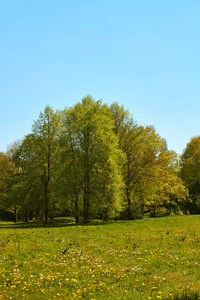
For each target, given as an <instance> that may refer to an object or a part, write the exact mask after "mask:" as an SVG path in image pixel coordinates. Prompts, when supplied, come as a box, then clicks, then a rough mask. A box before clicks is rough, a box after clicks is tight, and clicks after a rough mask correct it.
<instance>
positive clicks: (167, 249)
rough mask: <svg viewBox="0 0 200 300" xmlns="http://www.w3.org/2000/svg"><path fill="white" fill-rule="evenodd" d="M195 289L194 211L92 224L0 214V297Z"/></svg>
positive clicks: (161, 293)
mask: <svg viewBox="0 0 200 300" xmlns="http://www.w3.org/2000/svg"><path fill="white" fill-rule="evenodd" d="M184 295H185V296H184ZM187 295H188V296H187ZM189 295H190V296H189ZM199 295H200V216H198V215H196V216H182V217H163V218H157V219H150V218H146V219H144V220H136V221H116V222H114V221H113V222H111V221H110V222H103V223H94V224H91V225H76V224H75V223H73V222H71V223H70V222H68V223H67V222H66V220H65V219H64V220H60V223H57V222H55V223H53V224H50V225H46V226H40V225H39V224H34V223H30V224H27V225H25V224H24V223H20V224H17V225H15V224H12V223H8V222H6V223H3V222H0V299H40V300H42V299H96V300H98V299H103V300H109V299H114V300H118V299H200V297H199Z"/></svg>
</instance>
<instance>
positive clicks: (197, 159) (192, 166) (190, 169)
mask: <svg viewBox="0 0 200 300" xmlns="http://www.w3.org/2000/svg"><path fill="white" fill-rule="evenodd" d="M180 167H181V170H180V177H181V178H182V180H183V181H184V182H185V184H186V186H187V187H188V189H189V194H190V197H191V199H192V201H193V206H194V207H193V208H192V209H193V210H196V211H197V208H198V209H200V136H195V137H193V138H192V139H191V140H190V142H189V143H188V144H187V146H186V148H185V150H184V152H183V154H182V156H181V161H180ZM195 206H196V208H195Z"/></svg>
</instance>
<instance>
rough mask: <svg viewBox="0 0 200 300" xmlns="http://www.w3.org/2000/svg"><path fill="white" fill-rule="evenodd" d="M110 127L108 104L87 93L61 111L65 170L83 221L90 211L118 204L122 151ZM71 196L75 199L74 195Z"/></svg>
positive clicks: (109, 210)
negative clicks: (70, 178)
mask: <svg viewBox="0 0 200 300" xmlns="http://www.w3.org/2000/svg"><path fill="white" fill-rule="evenodd" d="M113 127H114V122H113V120H112V118H111V113H110V110H109V108H108V106H107V105H105V104H102V102H101V101H100V100H99V101H94V100H93V99H92V98H91V97H90V96H87V97H85V98H83V99H82V102H80V103H77V104H76V105H75V106H74V107H72V108H70V109H68V110H66V111H65V117H64V131H63V136H62V141H63V142H64V144H65V145H66V154H67V155H66V160H68V163H67V166H68V168H67V170H68V173H67V174H68V176H69V172H70V176H72V177H73V180H72V182H74V184H75V185H74V188H75V189H77V191H78V193H79V197H82V201H83V222H84V223H88V222H89V220H90V217H91V215H92V213H93V212H95V213H96V214H97V212H99V213H102V214H106V213H109V212H111V211H113V210H115V209H119V208H120V197H119V194H120V193H121V190H122V186H123V181H122V178H121V174H120V166H121V163H122V161H123V154H122V152H121V151H120V150H119V147H118V139H117V137H116V135H115V134H114V132H113ZM70 170H75V171H74V172H71V171H70ZM68 178H69V177H68ZM74 192H75V190H74ZM75 197H76V199H77V201H78V195H76V196H75ZM77 201H76V202H75V203H77Z"/></svg>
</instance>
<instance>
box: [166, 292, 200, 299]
mask: <svg viewBox="0 0 200 300" xmlns="http://www.w3.org/2000/svg"><path fill="white" fill-rule="evenodd" d="M168 299H170V300H198V299H200V294H199V292H194V291H183V292H181V293H177V294H175V295H174V296H170V297H169V298H165V300H168Z"/></svg>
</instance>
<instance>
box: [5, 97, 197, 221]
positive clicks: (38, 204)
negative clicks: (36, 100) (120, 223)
mask: <svg viewBox="0 0 200 300" xmlns="http://www.w3.org/2000/svg"><path fill="white" fill-rule="evenodd" d="M198 142H199V141H198ZM188 155H189V154H188V152H187V151H185V153H184V154H183V156H182V160H181V165H180V163H179V158H178V156H177V154H176V153H175V152H174V151H169V150H168V149H167V145H166V141H165V140H164V139H162V138H161V137H160V136H159V135H158V134H157V133H156V131H155V129H154V127H153V126H146V127H144V126H138V125H137V124H136V123H135V122H134V120H133V119H132V117H131V115H130V113H129V111H128V110H126V109H124V107H123V106H120V105H119V104H117V103H113V104H112V105H110V106H108V105H107V104H103V103H102V101H100V100H99V101H95V100H94V99H92V98H91V97H90V96H87V97H85V98H84V99H82V101H81V102H79V103H77V104H75V105H74V106H73V107H69V108H66V109H64V110H63V111H54V110H53V109H52V108H51V107H49V106H47V107H46V108H45V109H44V112H43V113H40V115H39V118H38V120H36V121H35V122H34V124H33V126H32V132H31V133H30V134H28V135H27V136H25V138H24V139H23V140H22V141H21V142H15V143H13V145H12V146H10V147H9V149H8V151H7V152H6V153H0V218H2V219H3V218H9V217H10V216H9V214H11V215H15V222H17V216H19V217H20V218H21V219H23V220H26V221H28V220H30V219H33V218H37V219H39V220H41V221H44V222H45V223H48V221H49V219H51V218H52V219H53V218H54V217H56V216H73V217H74V218H75V219H76V222H77V223H78V222H83V223H88V222H90V220H92V219H93V218H100V219H103V220H107V219H135V218H142V217H143V216H144V213H145V212H150V214H151V216H153V217H155V216H156V214H157V212H158V211H159V210H165V209H167V210H173V211H174V210H176V209H179V210H182V211H187V210H190V209H191V210H192V211H193V212H197V211H198V206H199V203H200V197H199V196H198V195H199V192H200V188H199V186H200V185H198V184H199V181H198V180H199V178H196V179H194V176H195V175H194V172H193V171H192V169H191V168H190V165H191V164H189V165H188V161H187V159H188ZM199 157H200V156H199ZM190 159H192V158H190ZM198 172H199V171H198V168H197V171H196V173H198ZM188 174H190V175H188ZM198 174H199V173H198ZM181 178H182V179H184V181H185V183H184V182H183V181H182V179H181ZM187 178H188V181H187V180H186V179H187ZM197 182H198V184H197ZM191 186H192V187H191ZM188 191H189V192H188Z"/></svg>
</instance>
